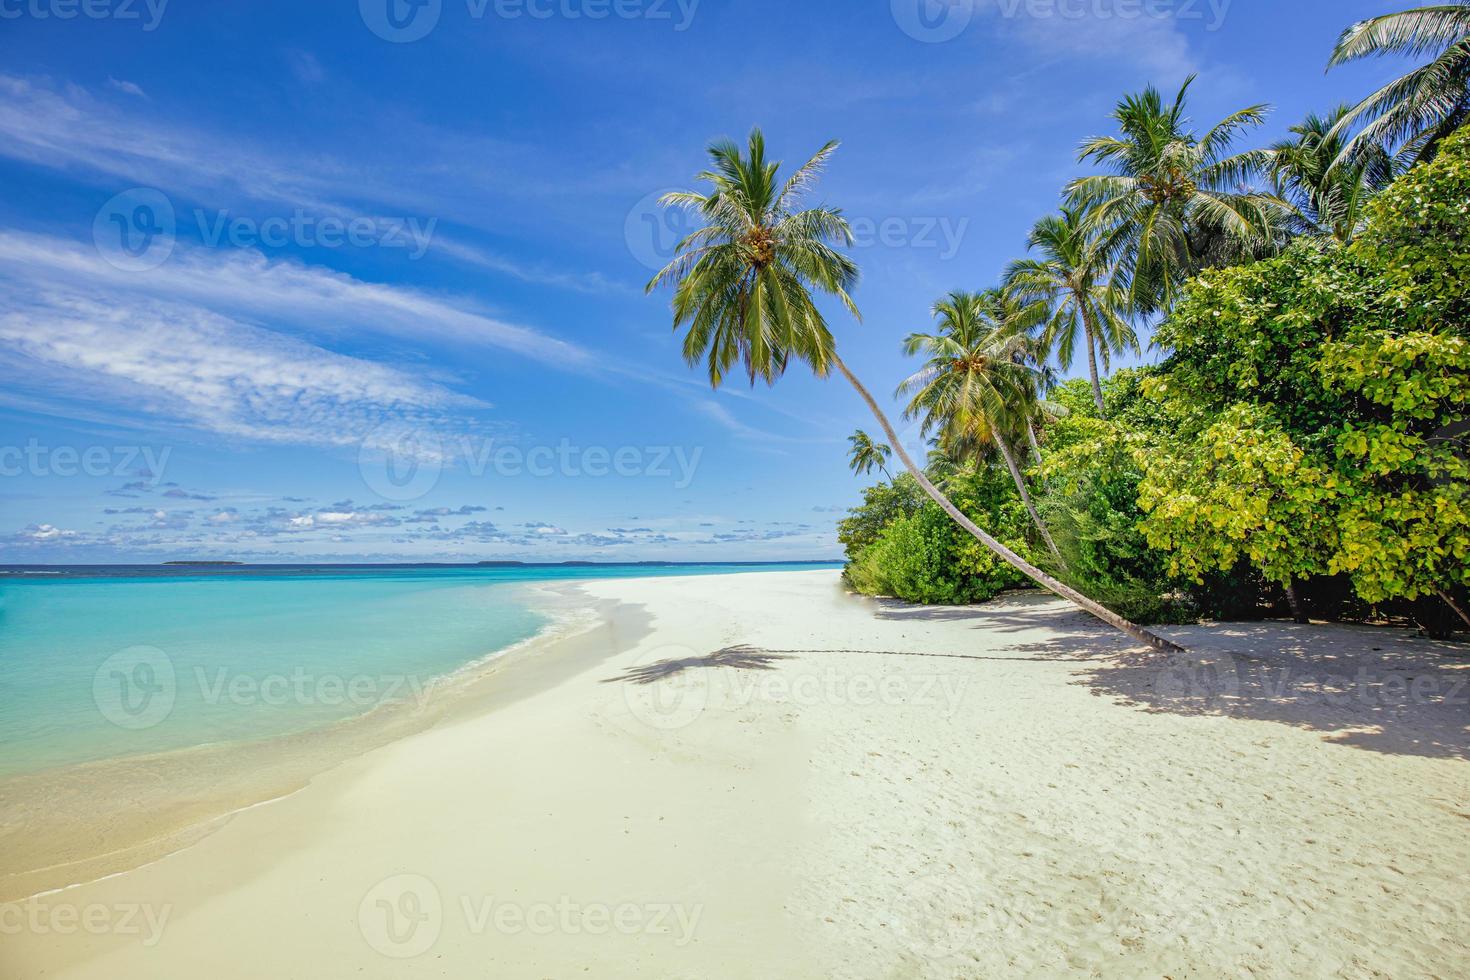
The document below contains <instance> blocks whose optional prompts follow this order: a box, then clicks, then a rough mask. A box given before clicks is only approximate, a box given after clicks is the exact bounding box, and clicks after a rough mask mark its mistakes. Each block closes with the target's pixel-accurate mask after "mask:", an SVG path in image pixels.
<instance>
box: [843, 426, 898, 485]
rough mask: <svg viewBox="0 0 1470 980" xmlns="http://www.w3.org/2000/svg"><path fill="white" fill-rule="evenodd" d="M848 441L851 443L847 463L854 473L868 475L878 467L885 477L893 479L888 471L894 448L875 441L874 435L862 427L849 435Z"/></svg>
mask: <svg viewBox="0 0 1470 980" xmlns="http://www.w3.org/2000/svg"><path fill="white" fill-rule="evenodd" d="M847 441H848V443H849V444H850V446H849V448H848V451H847V463H848V465H849V466H850V467H852V471H853V472H854V473H857V474H859V475H861V476H866V475H867V474H869V473H871V472H873V470H875V469H876V470H878V471H879V472H881V473H882V474H883V477H884V479H888V480H891V479H893V477H892V476H891V475H889V473H888V459H889V457H890V456H892V455H893V450H892V449H889V448H888V447H887V446H885V445H883V443H881V442H874V441H873V437H872V436H870V435H868V434H867V433H866V432H864V431H863V430H862V429H858V430H857V431H856V432H854V433H853V434H852V435H850V436H848V437H847Z"/></svg>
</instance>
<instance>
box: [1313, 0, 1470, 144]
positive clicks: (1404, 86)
mask: <svg viewBox="0 0 1470 980" xmlns="http://www.w3.org/2000/svg"><path fill="white" fill-rule="evenodd" d="M1426 54H1427V55H1430V56H1431V58H1432V60H1431V61H1430V62H1429V63H1428V64H1426V65H1423V66H1421V67H1419V68H1416V69H1414V70H1413V71H1411V72H1409V73H1408V74H1407V75H1404V76H1402V77H1401V78H1396V79H1394V80H1393V81H1391V82H1389V83H1388V84H1387V85H1385V86H1383V87H1382V88H1380V89H1379V90H1378V91H1376V92H1374V93H1373V94H1372V95H1370V96H1368V97H1367V98H1366V99H1364V100H1363V101H1362V102H1360V103H1358V105H1357V107H1356V108H1354V109H1353V110H1352V111H1350V112H1349V113H1347V114H1346V115H1345V116H1344V117H1343V118H1342V119H1340V120H1339V121H1338V123H1337V126H1336V127H1335V129H1334V130H1333V135H1334V136H1335V137H1338V138H1343V137H1345V136H1346V134H1348V133H1350V132H1352V131H1353V130H1354V129H1359V128H1360V127H1361V129H1360V131H1359V132H1358V134H1357V135H1356V136H1355V137H1353V138H1352V140H1351V141H1348V142H1347V145H1346V146H1345V147H1344V148H1343V155H1344V158H1347V157H1351V156H1356V155H1357V154H1359V153H1360V152H1362V151H1363V150H1364V149H1366V148H1368V147H1381V148H1384V149H1388V150H1390V151H1398V152H1401V153H1402V155H1404V156H1406V157H1407V158H1409V159H1410V160H1413V161H1418V160H1427V159H1431V158H1432V157H1433V156H1434V155H1435V153H1436V152H1437V151H1438V149H1439V144H1440V143H1442V142H1443V141H1444V138H1445V137H1446V136H1448V135H1450V134H1451V133H1453V132H1454V131H1455V130H1457V129H1459V128H1460V127H1461V126H1463V125H1465V123H1466V122H1470V0H1447V2H1445V3H1438V4H1433V5H1430V6H1424V7H1413V8H1411V9H1409V10H1404V11H1400V12H1399V13H1395V14H1384V15H1383V16H1381V17H1373V18H1370V19H1369V20H1365V21H1360V22H1358V23H1356V24H1354V25H1353V26H1352V27H1349V28H1348V29H1347V30H1345V31H1343V33H1342V37H1341V38H1339V39H1338V42H1337V47H1336V48H1335V49H1334V50H1333V52H1332V60H1331V61H1329V62H1328V63H1327V67H1328V70H1331V69H1333V68H1336V67H1337V66H1338V65H1345V64H1347V63H1348V62H1351V61H1359V60H1361V59H1363V58H1371V57H1380V56H1384V55H1395V56H1402V57H1409V58H1417V57H1420V56H1422V55H1426Z"/></svg>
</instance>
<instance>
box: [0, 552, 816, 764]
mask: <svg viewBox="0 0 1470 980" xmlns="http://www.w3.org/2000/svg"><path fill="white" fill-rule="evenodd" d="M822 567H837V566H835V565H833V566H823V565H764V566H728V565H686V566H593V567H588V566H513V567H445V566H441V567H408V566H399V567H371V568H368V567H358V568H342V567H336V568H333V567H330V566H296V567H291V568H279V567H276V568H264V567H256V568H251V567H230V568H208V569H199V568H187V569H177V568H174V569H168V568H162V567H158V566H150V567H137V568H119V567H114V568H104V569H96V568H94V569H54V568H53V569H19V568H9V569H6V568H0V774H13V773H18V772H25V771H30V770H36V769H42V768H48V767H52V766H59V765H67V764H72V763H77V762H84V761H90V760H96V759H103V758H111V757H116V756H122V755H133V754H138V753H147V752H158V751H165V750H170V749H182V748H188V747H192V746H198V745H204V744H210V743H216V742H227V741H236V740H242V739H253V738H262V737H269V736H275V735H284V734H289V733H292V732H297V731H302V730H306V729H310V728H314V727H318V726H321V725H325V724H330V723H331V722H334V721H338V720H341V719H344V718H349V717H353V716H356V715H360V714H363V713H365V712H367V711H369V710H371V709H372V708H374V707H375V706H377V705H379V704H382V703H388V702H394V701H404V700H412V699H414V698H416V697H420V696H422V692H423V691H424V689H425V687H426V686H427V685H429V684H431V683H432V682H433V681H434V680H435V679H436V678H440V677H443V676H445V675H447V674H450V673H453V672H454V671H455V670H457V669H459V668H462V667H464V666H465V665H467V664H470V663H473V662H475V661H478V660H481V659H483V658H485V657H487V656H490V655H492V654H494V653H495V652H496V651H497V650H502V649H504V648H506V647H508V646H511V645H513V644H515V643H518V642H521V641H523V640H526V639H528V638H530V637H531V636H533V635H535V634H536V633H537V632H538V631H540V630H541V629H542V628H543V627H544V626H545V625H546V618H545V616H544V615H543V614H541V613H538V612H537V611H535V610H533V609H532V608H530V607H529V606H528V605H527V602H526V593H525V591H524V590H523V589H521V588H519V587H518V586H523V585H527V584H534V583H537V582H550V581H558V580H568V579H588V578H626V577H637V576H663V575H701V574H716V573H722V574H729V573H731V572H738V571H741V570H748V571H775V570H782V569H798V568H799V569H812V568H822Z"/></svg>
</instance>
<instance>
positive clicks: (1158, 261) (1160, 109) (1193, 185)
mask: <svg viewBox="0 0 1470 980" xmlns="http://www.w3.org/2000/svg"><path fill="white" fill-rule="evenodd" d="M1194 80H1195V76H1192V75H1191V76H1190V77H1189V79H1188V80H1187V81H1185V83H1184V86H1183V87H1182V88H1180V90H1179V94H1178V95H1177V96H1176V97H1175V99H1174V101H1173V102H1172V103H1170V104H1168V105H1166V104H1165V103H1164V99H1163V96H1161V95H1160V94H1159V91H1158V89H1156V88H1153V87H1152V86H1150V87H1149V88H1147V89H1145V90H1144V91H1143V92H1141V93H1139V94H1137V95H1129V96H1127V97H1126V98H1124V99H1123V101H1122V102H1120V103H1118V108H1117V110H1116V111H1115V112H1114V114H1113V118H1114V119H1115V120H1116V121H1117V123H1118V128H1119V132H1118V135H1116V136H1097V137H1093V138H1092V139H1089V140H1087V141H1086V142H1084V143H1083V144H1082V149H1081V151H1080V153H1079V155H1078V159H1079V160H1081V161H1083V162H1093V163H1097V164H1100V165H1102V166H1104V167H1106V168H1108V169H1110V170H1111V171H1112V173H1107V174H1099V175H1095V176H1091V177H1081V178H1078V179H1077V180H1074V181H1072V183H1071V184H1069V185H1068V188H1067V191H1068V194H1069V196H1070V199H1071V205H1072V206H1073V207H1075V208H1081V209H1083V210H1085V211H1087V212H1088V221H1089V223H1090V224H1092V225H1093V226H1094V227H1095V228H1099V229H1106V230H1107V232H1108V233H1111V232H1114V231H1117V232H1119V233H1120V236H1119V239H1118V241H1119V243H1120V245H1121V249H1120V251H1119V257H1120V259H1121V268H1122V272H1123V274H1124V277H1125V278H1126V280H1127V281H1128V282H1129V285H1130V293H1129V295H1130V299H1131V300H1132V303H1133V305H1135V306H1136V307H1138V308H1139V309H1140V310H1141V311H1143V312H1153V311H1156V310H1159V309H1167V308H1168V307H1169V306H1170V305H1171V304H1172V303H1173V300H1174V298H1175V296H1176V295H1177V293H1178V290H1179V288H1180V286H1181V285H1182V284H1183V282H1184V280H1185V279H1187V278H1188V277H1189V276H1191V275H1193V274H1195V273H1197V272H1199V271H1200V270H1201V269H1203V268H1206V267H1209V266H1211V265H1221V264H1227V263H1231V262H1236V261H1241V260H1244V259H1252V258H1259V257H1261V256H1263V255H1266V254H1269V253H1270V252H1271V251H1273V250H1274V246H1275V243H1276V239H1277V232H1276V224H1277V220H1278V217H1279V215H1281V214H1282V213H1283V212H1284V211H1285V210H1286V209H1285V207H1284V205H1283V204H1282V202H1281V201H1280V200H1279V199H1277V198H1276V197H1275V196H1274V195H1271V194H1269V193H1264V192H1261V191H1258V190H1253V189H1250V188H1249V187H1247V186H1246V184H1247V183H1248V181H1249V180H1250V179H1251V178H1252V176H1253V175H1255V174H1256V173H1258V172H1260V171H1261V170H1262V169H1263V168H1264V166H1265V165H1266V163H1267V158H1266V156H1265V154H1264V153H1263V152H1261V151H1247V152H1244V153H1232V152H1230V151H1231V146H1232V144H1233V143H1234V142H1235V140H1236V138H1237V137H1238V136H1240V134H1241V133H1243V132H1245V131H1246V130H1248V129H1253V128H1255V127H1257V126H1260V125H1261V124H1262V123H1263V122H1264V121H1265V118H1266V113H1267V112H1268V109H1267V107H1266V106H1264V105H1255V106H1250V107H1248V108H1245V109H1242V110H1240V111H1239V112H1236V113H1233V114H1231V115H1230V116H1227V117H1226V118H1225V119H1224V120H1222V121H1221V122H1219V123H1217V124H1216V125H1215V126H1214V127H1213V128H1211V129H1210V130H1209V131H1208V132H1206V133H1205V134H1204V135H1203V136H1197V135H1196V134H1195V133H1194V132H1193V131H1192V130H1191V129H1190V121H1189V118H1188V116H1187V115H1186V114H1185V109H1186V101H1187V99H1188V96H1189V88H1190V86H1191V85H1192V84H1194Z"/></svg>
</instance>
